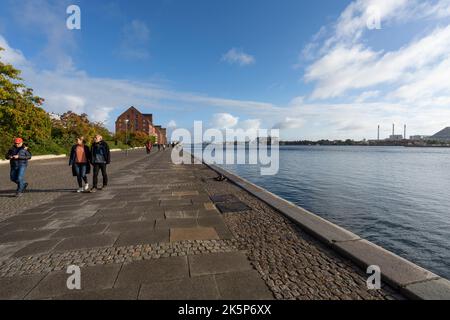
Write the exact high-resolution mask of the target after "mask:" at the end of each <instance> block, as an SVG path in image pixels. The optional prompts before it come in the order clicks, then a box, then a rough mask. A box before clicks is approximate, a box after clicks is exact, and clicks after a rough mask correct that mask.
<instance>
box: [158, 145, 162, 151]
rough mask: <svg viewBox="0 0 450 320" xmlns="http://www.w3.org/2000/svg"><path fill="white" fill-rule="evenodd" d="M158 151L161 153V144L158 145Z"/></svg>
mask: <svg viewBox="0 0 450 320" xmlns="http://www.w3.org/2000/svg"><path fill="white" fill-rule="evenodd" d="M158 151H161V144H160V143H158Z"/></svg>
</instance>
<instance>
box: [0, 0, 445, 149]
mask: <svg viewBox="0 0 450 320" xmlns="http://www.w3.org/2000/svg"><path fill="white" fill-rule="evenodd" d="M70 5H77V6H79V8H80V9H81V29H79V30H78V29H74V30H70V29H68V28H67V26H66V20H67V19H68V18H69V16H70V14H67V12H66V10H67V8H68V7H69V6H70ZM0 8H1V9H2V10H1V11H0V47H3V48H4V49H6V50H5V51H3V52H2V53H0V59H1V60H2V61H5V62H8V63H12V64H13V65H14V66H15V67H17V68H19V69H21V70H22V72H23V73H22V77H23V78H24V80H25V82H26V84H27V85H28V86H30V87H32V88H33V89H34V90H35V93H36V94H37V95H39V96H41V97H43V98H45V103H44V105H43V107H44V108H45V109H46V110H47V111H48V112H53V113H58V114H61V113H63V112H65V111H68V110H71V111H74V112H78V113H87V114H88V115H89V116H90V118H91V119H93V120H95V121H102V122H104V123H105V124H106V126H107V127H108V128H109V129H111V130H113V129H114V122H115V119H116V118H117V116H118V115H119V114H121V113H122V112H123V111H124V110H126V109H127V108H128V107H130V106H135V107H136V108H138V109H139V110H140V111H141V112H143V113H153V115H154V121H155V124H160V125H162V126H165V127H168V128H169V129H172V130H173V129H174V128H186V129H188V130H190V129H191V128H192V127H193V123H194V121H203V124H204V125H203V126H204V128H217V129H224V128H235V129H236V128H241V129H247V130H248V129H250V130H254V129H258V128H261V129H272V128H278V129H280V130H281V138H282V139H284V140H299V139H301V140H303V139H310V140H318V139H356V140H359V139H375V138H376V137H377V126H378V125H380V126H381V136H382V137H387V136H388V135H389V134H391V131H392V124H393V123H395V124H396V126H397V128H398V131H397V133H399V134H401V133H403V125H404V124H407V126H408V132H407V133H408V135H413V134H414V135H415V134H418V135H419V134H421V135H422V134H423V135H431V134H434V133H436V132H437V131H439V130H441V129H442V128H444V127H447V126H450V81H449V80H450V72H449V71H450V0H440V1H438V0H356V1H348V0H347V1H345V0H334V1H329V0H316V1H303V0H189V1H187V0H151V1H148V0H145V1H144V0H142V1H141V0H127V1H121V0H111V1H108V0H104V1H100V0H81V1H76V0H70V1H66V0H58V1H56V0H0Z"/></svg>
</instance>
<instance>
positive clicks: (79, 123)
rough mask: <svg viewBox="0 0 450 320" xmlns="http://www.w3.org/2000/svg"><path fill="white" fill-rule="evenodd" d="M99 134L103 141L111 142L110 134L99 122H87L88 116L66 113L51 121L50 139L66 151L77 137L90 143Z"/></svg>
mask: <svg viewBox="0 0 450 320" xmlns="http://www.w3.org/2000/svg"><path fill="white" fill-rule="evenodd" d="M97 134H100V135H101V136H103V139H104V140H111V139H112V138H111V133H110V132H109V131H108V129H106V128H105V127H104V125H103V124H102V123H100V122H91V121H89V118H88V115H87V114H85V113H83V114H81V115H79V114H76V113H75V112H72V111H68V112H66V113H64V114H62V115H61V116H60V117H59V118H56V119H53V120H52V139H53V140H54V141H56V142H57V143H58V144H59V145H61V146H64V148H66V149H68V148H70V146H71V145H72V144H73V143H74V141H75V139H76V138H77V137H84V138H85V140H86V141H87V142H88V143H90V142H91V141H92V140H93V139H94V136H95V135H97Z"/></svg>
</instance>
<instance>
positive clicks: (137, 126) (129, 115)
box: [116, 106, 167, 143]
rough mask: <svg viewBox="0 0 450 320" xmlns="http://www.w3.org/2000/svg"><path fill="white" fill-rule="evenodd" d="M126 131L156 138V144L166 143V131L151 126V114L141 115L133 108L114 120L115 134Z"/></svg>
mask: <svg viewBox="0 0 450 320" xmlns="http://www.w3.org/2000/svg"><path fill="white" fill-rule="evenodd" d="M127 120H128V122H127ZM127 126H128V127H127ZM127 129H128V130H127ZM126 131H128V132H129V133H133V132H136V131H141V132H145V133H146V134H148V135H149V136H156V137H157V141H156V143H167V137H166V129H165V128H162V127H161V126H155V125H154V124H153V114H151V113H141V112H140V111H139V110H138V109H136V108H135V107H133V106H132V107H130V108H128V110H126V111H125V112H124V113H122V114H121V115H120V116H119V117H117V120H116V134H117V133H119V132H126Z"/></svg>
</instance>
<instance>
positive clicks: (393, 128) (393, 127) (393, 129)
mask: <svg viewBox="0 0 450 320" xmlns="http://www.w3.org/2000/svg"><path fill="white" fill-rule="evenodd" d="M392 135H393V136H395V123H393V124H392Z"/></svg>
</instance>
